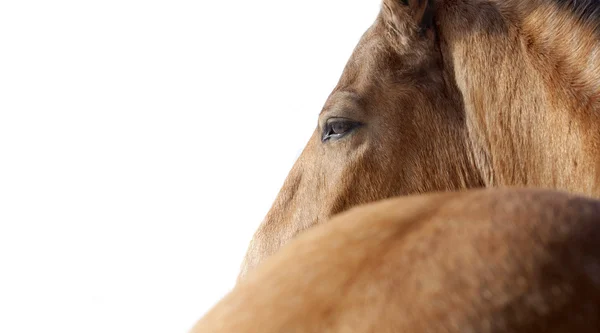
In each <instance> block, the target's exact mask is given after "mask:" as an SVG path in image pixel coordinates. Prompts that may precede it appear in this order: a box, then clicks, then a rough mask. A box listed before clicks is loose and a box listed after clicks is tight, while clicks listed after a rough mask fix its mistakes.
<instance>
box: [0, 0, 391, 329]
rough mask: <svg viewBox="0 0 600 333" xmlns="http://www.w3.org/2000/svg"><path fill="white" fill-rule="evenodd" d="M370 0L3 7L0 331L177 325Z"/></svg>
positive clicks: (200, 306)
mask: <svg viewBox="0 0 600 333" xmlns="http://www.w3.org/2000/svg"><path fill="white" fill-rule="evenodd" d="M379 5H380V1H379V0H362V1H359V0H354V1H350V0H305V1H275V0H268V1H267V0H255V1H242V0H239V1H232V0H229V1H208V0H200V1H174V0H170V1H148V0H146V1H132V0H103V1H27V0H19V1H16V0H14V1H9V0H7V1H2V2H1V3H0V332H6V333H18V332H60V333H67V332H78V333H80V332H87V333H92V332H103V333H106V332H111V333H115V332H146V333H148V332H186V331H187V330H188V329H189V328H190V327H191V326H192V325H193V324H194V323H195V321H196V320H197V319H198V318H200V317H201V315H202V314H203V313H205V311H207V310H208V309H209V308H210V307H211V306H212V305H213V304H214V303H216V302H217V301H218V300H219V299H220V297H222V296H223V295H224V294H225V293H226V292H227V291H228V290H229V289H230V288H231V287H232V286H233V283H234V281H235V278H236V275H237V272H238V269H239V266H240V263H241V260H242V257H243V255H244V253H245V251H246V247H247V244H248V242H249V240H250V238H251V236H252V233H253V232H254V230H255V229H256V227H257V226H258V224H259V223H260V221H261V220H262V218H263V217H264V215H265V214H266V212H267V211H268V209H269V208H270V205H271V203H272V201H273V199H274V198H275V196H276V195H277V192H278V191H279V188H280V186H281V184H282V183H283V180H284V178H285V176H286V175H287V172H288V170H289V169H290V167H291V166H292V164H293V163H294V161H295V159H296V158H297V157H298V155H299V153H300V152H301V150H302V148H303V147H304V145H305V144H306V141H307V140H308V138H309V137H310V135H311V134H312V131H313V130H314V128H315V126H316V121H317V115H318V113H319V111H320V109H321V107H322V105H323V103H324V102H325V100H326V98H327V96H328V95H329V93H330V91H331V90H332V89H333V87H334V86H335V84H336V83H337V80H338V78H339V75H340V74H341V72H342V69H343V67H344V65H345V63H346V61H347V59H348V57H349V56H350V54H351V52H352V50H353V48H354V46H355V45H356V43H357V42H358V39H359V38H360V36H361V35H362V33H363V32H364V31H365V30H366V29H367V28H368V27H369V25H370V24H371V22H372V21H373V20H374V18H375V16H376V14H377V12H378V10H379Z"/></svg>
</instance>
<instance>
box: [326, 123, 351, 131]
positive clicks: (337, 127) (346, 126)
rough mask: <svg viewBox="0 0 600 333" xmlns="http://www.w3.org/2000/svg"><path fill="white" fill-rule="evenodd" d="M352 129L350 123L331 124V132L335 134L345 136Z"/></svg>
mask: <svg viewBox="0 0 600 333" xmlns="http://www.w3.org/2000/svg"><path fill="white" fill-rule="evenodd" d="M348 129H350V124H349V123H348V122H345V121H344V122H342V121H339V122H335V123H333V124H331V131H332V132H333V134H344V133H346V132H347V131H348Z"/></svg>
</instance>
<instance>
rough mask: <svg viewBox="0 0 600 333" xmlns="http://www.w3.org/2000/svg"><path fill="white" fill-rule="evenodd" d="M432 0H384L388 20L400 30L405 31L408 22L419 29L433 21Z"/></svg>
mask: <svg viewBox="0 0 600 333" xmlns="http://www.w3.org/2000/svg"><path fill="white" fill-rule="evenodd" d="M432 2H433V1H432V0H383V8H384V12H385V14H386V17H387V20H388V22H389V23H390V24H392V25H393V26H395V27H396V29H398V31H404V29H406V28H407V24H409V25H413V26H417V27H418V28H419V29H423V28H425V29H426V28H427V27H429V25H430V24H431V23H432V13H433V8H432V7H433V6H432Z"/></svg>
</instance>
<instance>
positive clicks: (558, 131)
mask: <svg viewBox="0 0 600 333" xmlns="http://www.w3.org/2000/svg"><path fill="white" fill-rule="evenodd" d="M467 2H469V4H466V3H467ZM511 4H515V5H514V6H512V7H511ZM442 6H443V5H442ZM438 20H439V22H440V24H439V27H438V29H439V31H438V32H439V35H440V41H441V46H442V54H444V56H445V61H446V62H449V63H451V66H449V68H452V70H453V72H454V73H453V75H454V78H455V80H456V83H457V86H458V88H459V90H460V92H461V94H462V96H463V100H464V107H465V112H466V127H467V132H468V140H469V141H470V144H471V145H472V147H473V151H474V160H475V162H476V164H477V166H478V168H479V169H480V172H481V173H482V174H483V175H484V181H485V183H486V185H488V186H499V185H500V186H538V187H547V188H556V189H563V190H568V191H572V192H578V193H583V194H588V195H592V196H600V131H599V130H598V125H599V123H600V47H599V43H598V38H597V37H596V31H595V30H594V27H595V26H594V25H592V23H591V22H590V23H585V21H582V20H581V19H580V17H577V16H576V15H574V14H573V12H572V11H569V10H566V9H559V8H558V7H557V5H555V4H554V2H551V1H506V0H503V1H501V0H498V1H489V0H488V1H485V2H484V1H464V2H462V3H461V4H454V5H447V6H446V7H445V8H442V7H441V8H439V10H438ZM581 22H584V23H581Z"/></svg>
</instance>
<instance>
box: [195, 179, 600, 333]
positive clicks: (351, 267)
mask: <svg viewBox="0 0 600 333" xmlns="http://www.w3.org/2000/svg"><path fill="white" fill-rule="evenodd" d="M599 242H600V201H599V200H595V199H591V198H589V197H584V196H579V195H574V194H569V193H566V192H559V191H551V190H544V189H518V188H517V189H514V188H510V189H506V188H504V189H499V188H492V189H478V190H476V189H475V190H470V191H461V192H438V193H429V194H421V195H413V196H404V197H397V198H391V199H386V200H382V201H378V202H375V203H371V204H367V205H361V206H357V207H353V208H351V209H349V210H347V211H345V212H343V213H341V214H339V215H337V216H335V217H333V218H332V219H331V220H330V221H328V222H327V223H323V224H321V225H319V226H315V227H314V228H311V230H307V231H306V232H304V233H302V234H301V235H299V236H298V237H297V238H296V239H294V240H293V241H291V242H290V243H289V244H288V245H286V246H284V247H283V248H282V249H281V250H280V251H278V252H277V253H275V254H274V255H273V256H271V257H270V258H268V259H267V260H265V261H264V263H263V264H261V265H260V266H258V267H257V268H256V270H254V271H253V272H251V273H250V274H249V275H248V276H247V277H246V278H244V279H242V280H241V281H240V282H239V283H238V284H237V285H236V287H235V288H234V289H233V291H232V292H231V293H230V294H228V295H227V296H226V297H225V298H223V299H222V300H221V302H220V303H218V304H217V305H216V306H215V307H214V308H213V309H211V310H210V311H209V312H208V313H207V314H206V315H205V316H204V317H203V318H202V319H201V320H200V321H199V322H198V323H197V324H196V326H195V327H194V328H193V329H192V333H209V332H210V333H250V332H261V333H263V332H264V333H275V332H303V333H317V332H330V333H342V332H414V333H425V332H445V333H463V332H482V333H487V332H500V333H508V332H512V333H538V332H552V333H572V332H579V333H597V332H600V246H599V244H600V243H599Z"/></svg>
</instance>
